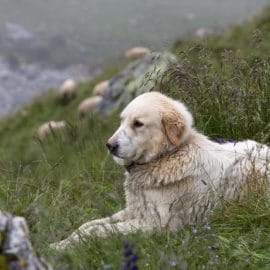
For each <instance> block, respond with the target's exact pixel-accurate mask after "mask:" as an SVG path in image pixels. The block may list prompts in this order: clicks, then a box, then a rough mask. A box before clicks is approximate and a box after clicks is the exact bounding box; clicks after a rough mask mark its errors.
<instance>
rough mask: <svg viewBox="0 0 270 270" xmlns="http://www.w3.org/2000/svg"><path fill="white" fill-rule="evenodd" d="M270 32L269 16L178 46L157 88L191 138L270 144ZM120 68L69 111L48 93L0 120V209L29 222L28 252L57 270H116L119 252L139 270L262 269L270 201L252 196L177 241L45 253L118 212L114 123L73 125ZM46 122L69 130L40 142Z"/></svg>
mask: <svg viewBox="0 0 270 270" xmlns="http://www.w3.org/2000/svg"><path fill="white" fill-rule="evenodd" d="M269 24H270V10H267V11H266V12H265V13H264V14H263V15H262V16H261V17H259V18H257V19H255V20H254V21H253V22H250V23H247V24H246V25H244V26H242V27H237V28H235V29H233V30H232V32H230V33H229V34H228V35H226V36H225V37H212V38H209V39H206V40H204V41H187V42H184V43H182V44H181V45H178V46H176V47H175V48H173V51H174V52H175V53H176V54H177V56H178V58H179V63H178V64H177V65H173V66H171V68H170V70H169V71H168V72H167V74H166V75H165V77H164V80H163V83H162V84H160V85H158V86H157V88H158V89H159V90H160V91H162V92H164V93H166V94H168V95H170V96H172V97H174V98H177V99H180V100H182V101H183V102H184V103H186V105H187V106H188V107H189V108H190V110H191V111H192V112H193V114H194V116H195V123H196V124H195V125H196V127H197V129H198V130H200V131H202V132H203V133H205V134H206V135H208V136H209V137H210V138H216V137H223V138H226V139H236V140H241V139H247V138H250V139H254V140H257V141H260V142H263V143H266V144H269V143H270V124H269V123H270V66H269V55H268V53H269V49H270V35H269V27H270V25H269ZM121 67H122V66H121ZM121 67H120V66H115V67H110V68H108V69H107V70H105V71H104V74H103V75H102V76H100V77H99V78H96V80H94V81H92V82H89V83H85V84H82V85H81V86H80V89H79V95H78V96H77V98H76V99H75V100H74V101H72V102H71V103H70V104H69V105H67V106H60V105H59V104H58V103H57V100H56V97H55V95H54V93H53V92H51V93H48V94H47V95H46V96H43V97H42V98H40V99H39V100H37V101H35V102H34V103H33V104H31V105H29V106H28V107H26V108H24V109H23V110H21V111H19V112H18V113H16V114H15V115H14V116H11V117H9V118H6V119H3V120H1V122H0V171H1V174H0V209H3V210H7V211H10V212H12V213H13V214H14V215H22V216H24V217H25V218H26V219H27V222H28V224H29V227H30V230H31V240H32V242H33V245H34V247H35V249H36V250H37V252H38V253H39V254H42V255H43V256H45V258H46V259H47V260H49V261H50V262H51V263H52V265H53V266H54V267H55V269H103V268H104V269H105V268H106V267H107V268H106V269H120V268H121V265H122V264H123V261H124V258H123V255H122V252H123V246H124V244H125V243H130V244H131V245H132V246H133V249H134V252H136V254H138V256H139V261H138V265H139V267H140V269H269V268H270V255H269V254H270V246H269V243H270V207H269V200H268V199H264V198H258V197H256V196H254V197H253V198H250V199H248V200H247V202H246V203H245V204H238V203H233V204H224V207H223V209H220V210H219V211H217V212H216V213H215V215H214V216H213V219H212V221H211V223H210V224H209V225H207V226H201V225H196V226H194V227H188V228H186V229H185V230H182V231H180V232H179V233H175V234H159V233H153V234H151V235H149V234H142V233H135V234H131V235H128V236H122V235H115V236H111V237H110V238H107V239H102V240H101V239H95V238H89V239H86V240H85V241H84V242H83V243H82V245H80V246H77V247H75V248H74V249H72V250H69V251H67V252H63V253H62V252H55V251H51V250H49V248H48V244H49V243H51V242H54V241H57V240H60V239H63V238H64V237H66V236H68V235H69V234H70V233H71V232H72V231H73V230H74V229H76V228H77V227H78V226H80V225H81V224H82V223H84V222H86V221H88V220H91V219H95V218H99V217H103V216H106V215H110V214H112V213H114V212H115V211H117V210H120V209H121V208H123V207H124V196H123V189H122V183H123V170H122V169H121V168H119V167H118V166H117V165H116V164H114V162H113V161H112V159H111V157H110V156H108V154H107V151H106V149H105V141H106V139H107V138H108V137H109V136H110V135H111V134H112V133H113V131H114V130H115V129H116V127H117V126H118V124H119V121H118V114H117V113H116V114H114V115H112V116H109V117H107V118H101V117H97V116H95V115H92V116H89V117H88V118H87V119H84V120H82V121H80V120H79V118H78V115H77V111H76V110H77V106H78V104H79V102H80V101H81V100H82V99H83V98H84V97H86V96H88V95H89V94H90V92H91V89H92V88H93V86H94V85H95V83H97V82H98V81H100V80H102V79H108V78H110V77H111V76H112V75H113V74H116V73H117V71H118V70H119V68H121ZM48 120H66V121H67V122H68V123H69V124H68V128H67V130H65V131H63V132H62V133H60V134H56V135H55V136H53V137H51V138H49V139H48V140H46V141H44V142H41V141H39V140H38V139H37V137H36V134H35V132H36V129H37V128H38V126H39V125H40V124H42V123H43V122H44V121H48Z"/></svg>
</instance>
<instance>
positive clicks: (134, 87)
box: [96, 52, 176, 115]
mask: <svg viewBox="0 0 270 270" xmlns="http://www.w3.org/2000/svg"><path fill="white" fill-rule="evenodd" d="M175 61H176V57H175V56H174V55H173V54H172V53H169V52H164V53H151V54H146V55H145V56H144V57H143V58H140V59H139V60H137V61H135V62H132V63H131V64H129V65H128V66H127V68H125V69H124V70H123V71H121V72H120V73H119V74H118V75H116V76H115V77H113V78H112V79H111V80H110V81H109V84H108V87H107V89H106V91H105V93H104V96H103V99H102V101H101V103H100V104H99V105H98V107H97V109H96V112H97V113H99V114H100V115H108V114H111V113H112V112H114V111H115V110H117V109H119V108H122V107H124V106H126V105H127V104H128V103H129V102H130V101H131V100H132V99H133V98H134V97H136V96H138V95H140V94H142V93H144V92H149V91H151V90H153V89H155V87H156V85H157V84H158V83H159V82H160V81H161V80H162V78H163V75H164V73H165V72H166V71H167V70H168V67H169V65H170V64H171V63H175Z"/></svg>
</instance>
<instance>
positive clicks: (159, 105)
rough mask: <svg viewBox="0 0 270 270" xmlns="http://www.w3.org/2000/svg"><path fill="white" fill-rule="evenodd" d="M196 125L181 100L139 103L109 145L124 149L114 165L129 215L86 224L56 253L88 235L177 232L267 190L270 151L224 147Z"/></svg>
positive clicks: (155, 98)
mask: <svg viewBox="0 0 270 270" xmlns="http://www.w3.org/2000/svg"><path fill="white" fill-rule="evenodd" d="M192 124H193V119H192V116H191V114H190V113H189V111H188V110H187V108H186V107H185V106H184V105H183V104H182V103H180V102H178V101H175V100H172V99H170V98H168V97H166V96H164V95H162V94H160V93H157V92H150V93H146V94H143V95H141V96H139V97H137V98H135V99H134V100H133V101H132V102H131V103H130V104H129V105H128V106H127V107H126V108H125V109H124V111H123V112H122V113H121V125H120V127H119V129H118V130H117V131H116V132H115V134H114V135H113V136H112V137H111V138H110V139H109V140H108V143H109V144H116V143H117V144H118V151H117V153H114V154H115V156H114V159H115V161H116V162H118V163H119V164H120V165H124V166H126V169H127V172H126V174H125V176H126V177H125V183H124V190H125V197H126V208H125V209H124V210H122V211H120V212H118V213H116V214H114V215H113V216H111V217H108V218H103V219H98V220H93V221H90V222H88V223H85V224H84V225H82V226H81V227H80V228H79V229H78V230H77V231H75V232H74V233H72V234H71V235H70V236H69V237H68V238H67V239H65V240H63V241H61V242H58V243H55V244H52V247H53V248H58V249H64V248H67V247H68V246H70V245H72V244H75V243H78V242H79V241H80V239H81V237H84V236H87V235H96V236H100V237H105V236H107V235H110V234H111V233H114V232H119V233H123V234H127V233H130V232H134V231H136V230H142V231H153V230H167V231H177V230H179V229H181V228H182V227H183V226H185V225H187V224H194V223H197V222H203V221H206V220H207V219H208V218H209V216H210V214H211V212H212V210H214V209H215V208H217V207H218V206H219V205H220V203H221V201H222V200H243V199H244V198H245V196H247V195H248V193H249V192H250V191H252V192H259V191H261V190H264V191H265V190H267V189H268V187H269V181H270V172H269V169H270V168H269V167H270V164H269V162H270V149H269V147H268V146H266V145H262V144H259V143H257V142H255V141H251V140H247V141H243V142H237V143H225V144H218V143H215V142H212V141H210V140H209V139H208V138H207V137H206V136H204V135H202V134H200V133H199V132H198V131H196V130H195V128H193V126H192Z"/></svg>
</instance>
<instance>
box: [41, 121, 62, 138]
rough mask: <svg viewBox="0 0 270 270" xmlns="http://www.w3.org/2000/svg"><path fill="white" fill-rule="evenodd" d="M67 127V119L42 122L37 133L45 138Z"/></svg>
mask: <svg viewBox="0 0 270 270" xmlns="http://www.w3.org/2000/svg"><path fill="white" fill-rule="evenodd" d="M65 127H66V122H65V121H58V122H56V121H49V122H46V123H44V124H42V125H41V126H40V127H39V128H38V130H37V134H38V137H39V139H40V140H44V139H45V138H47V137H48V136H50V135H52V134H54V133H55V132H56V131H57V130H60V129H63V128H65Z"/></svg>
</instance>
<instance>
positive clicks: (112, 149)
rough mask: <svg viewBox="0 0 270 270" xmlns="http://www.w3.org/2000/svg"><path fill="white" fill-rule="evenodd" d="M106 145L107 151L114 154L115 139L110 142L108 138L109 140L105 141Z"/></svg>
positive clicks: (116, 147) (115, 148)
mask: <svg viewBox="0 0 270 270" xmlns="http://www.w3.org/2000/svg"><path fill="white" fill-rule="evenodd" d="M106 146H107V148H108V149H109V151H110V152H111V154H116V153H117V150H118V143H117V141H114V142H110V140H109V141H107V143H106Z"/></svg>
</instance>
